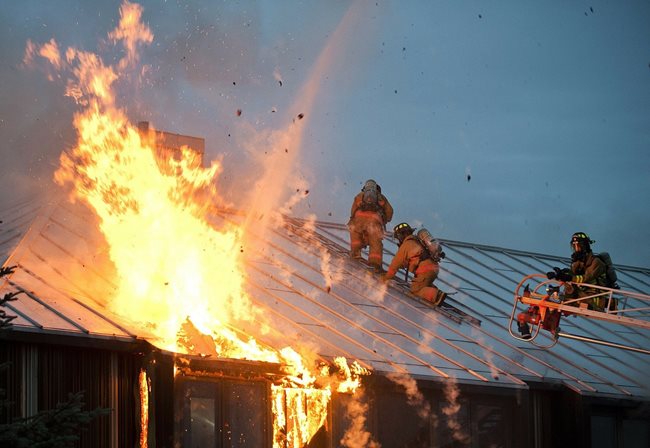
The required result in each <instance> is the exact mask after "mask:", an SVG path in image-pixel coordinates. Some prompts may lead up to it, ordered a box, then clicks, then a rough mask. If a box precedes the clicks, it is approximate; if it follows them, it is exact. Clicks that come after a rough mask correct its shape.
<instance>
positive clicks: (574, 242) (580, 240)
mask: <svg viewBox="0 0 650 448" xmlns="http://www.w3.org/2000/svg"><path fill="white" fill-rule="evenodd" d="M592 243H595V241H594V240H592V239H591V238H589V235H587V234H586V233H584V232H576V233H574V234H573V235H572V236H571V243H570V244H571V249H573V253H587V252H591V244H592Z"/></svg>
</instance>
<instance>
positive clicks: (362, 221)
mask: <svg viewBox="0 0 650 448" xmlns="http://www.w3.org/2000/svg"><path fill="white" fill-rule="evenodd" d="M391 219H393V207H392V206H391V205H390V203H389V202H388V199H386V196H384V195H383V194H382V193H381V187H380V186H379V185H377V182H375V181H374V180H372V179H368V180H367V181H366V183H365V184H364V185H363V188H362V189H361V193H359V194H357V195H356V196H355V197H354V201H353V202H352V209H351V210H350V221H349V222H348V228H349V229H350V256H351V257H352V258H361V249H363V248H364V247H366V246H368V245H369V246H370V251H369V253H368V263H369V264H370V265H371V266H372V267H373V268H374V270H375V272H377V273H381V272H384V269H383V254H384V244H383V241H382V239H383V238H384V230H385V229H386V223H387V222H390V220H391Z"/></svg>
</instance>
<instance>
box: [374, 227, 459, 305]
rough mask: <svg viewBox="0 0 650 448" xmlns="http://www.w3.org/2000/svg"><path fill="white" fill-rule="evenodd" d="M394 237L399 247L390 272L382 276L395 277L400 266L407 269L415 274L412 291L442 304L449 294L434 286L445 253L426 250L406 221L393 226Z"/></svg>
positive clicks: (386, 277)
mask: <svg viewBox="0 0 650 448" xmlns="http://www.w3.org/2000/svg"><path fill="white" fill-rule="evenodd" d="M393 237H394V238H396V239H397V241H398V242H399V249H398V250H397V253H396V254H395V257H394V258H393V261H391V263H390V266H389V267H388V272H386V274H385V275H384V276H383V277H382V278H383V280H384V281H387V280H390V279H392V278H393V277H395V274H396V273H397V270H398V269H400V268H404V269H407V271H408V272H412V273H414V275H415V276H414V277H413V280H412V281H411V292H412V293H413V294H415V295H416V296H418V297H420V298H422V299H424V300H426V301H427V302H430V303H431V304H433V305H440V304H442V302H443V301H444V300H445V298H446V297H447V294H446V293H444V292H442V291H440V290H439V289H438V288H437V287H436V286H434V285H433V282H434V280H435V279H436V278H438V272H439V271H440V266H439V264H438V263H439V262H440V259H442V258H445V253H444V252H442V251H440V250H439V251H438V253H436V254H431V253H429V252H428V251H427V250H425V248H424V246H423V245H422V243H420V241H419V240H418V239H417V238H416V237H415V236H413V228H412V227H411V226H410V225H408V223H405V222H403V223H400V224H397V225H396V226H395V227H394V228H393Z"/></svg>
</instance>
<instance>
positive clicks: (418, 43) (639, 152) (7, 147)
mask: <svg viewBox="0 0 650 448" xmlns="http://www.w3.org/2000/svg"><path fill="white" fill-rule="evenodd" d="M138 3H140V4H141V5H142V6H143V8H144V12H143V16H142V21H143V22H144V23H145V24H147V25H148V26H149V28H150V29H151V31H152V32H153V34H154V40H153V43H152V44H150V45H148V46H145V47H143V48H142V49H141V51H140V53H141V65H142V71H141V72H140V76H139V77H138V78H137V79H135V78H134V79H126V78H127V77H128V75H127V74H125V80H124V82H123V83H121V86H120V90H119V92H120V96H119V98H118V100H119V101H120V103H121V104H120V106H121V107H124V108H125V109H126V110H127V111H128V115H129V117H130V118H131V120H132V121H133V122H134V123H135V122H138V121H141V120H148V121H150V122H151V123H152V124H153V125H154V126H155V127H156V128H158V129H165V130H168V131H171V132H177V133H182V134H189V135H194V136H200V137H204V138H205V139H206V153H207V155H208V159H217V158H220V159H221V161H222V163H223V166H224V172H223V174H222V175H221V177H220V178H219V186H220V189H221V191H222V192H223V195H224V196H225V197H226V198H228V199H229V200H231V201H232V202H234V203H237V199H238V198H239V197H240V195H241V194H242V190H243V189H246V188H249V187H246V186H247V185H251V184H252V180H254V179H256V178H259V176H261V174H260V168H259V167H260V163H262V164H263V163H264V156H265V154H266V150H267V149H268V148H267V147H266V145H268V141H269V137H268V136H269V135H270V134H273V133H282V132H285V131H286V130H287V129H290V128H291V126H298V125H299V126H302V128H301V131H302V135H301V138H300V139H299V140H293V141H292V143H293V144H294V146H295V147H291V148H288V149H290V150H291V152H292V155H293V159H292V165H291V172H292V176H290V177H289V178H287V177H285V176H277V177H279V178H276V179H273V177H272V176H271V177H264V179H269V180H268V182H277V183H279V184H280V185H283V186H284V188H286V190H287V193H288V194H289V193H290V192H291V191H294V192H295V190H296V189H301V191H302V192H304V190H305V189H308V190H309V194H308V195H306V196H305V199H304V200H303V201H302V202H301V203H300V204H298V205H295V206H294V207H293V208H292V212H293V213H294V214H295V215H298V216H304V217H306V216H307V215H308V214H310V213H311V214H315V215H316V217H317V218H318V219H321V220H325V221H333V222H340V223H345V222H347V220H348V214H349V208H350V205H351V201H352V198H353V196H354V195H355V194H356V193H357V192H358V191H359V189H360V187H361V185H362V184H363V182H364V181H365V180H366V179H368V178H373V179H375V180H377V181H378V182H379V183H380V184H381V186H382V190H383V192H384V193H385V194H386V196H387V197H388V199H389V200H390V201H391V203H392V205H393V206H394V208H395V217H394V221H393V222H391V223H390V224H389V226H390V227H391V228H392V225H394V224H397V223H398V222H401V221H407V222H410V223H411V225H417V226H422V225H424V226H425V227H427V228H428V229H429V230H430V231H431V232H432V233H433V234H434V235H435V236H438V237H440V238H447V239H453V240H460V241H466V242H473V243H480V244H488V245H496V246H501V247H506V248H513V249H520V250H528V251H534V252H543V253H549V254H553V255H566V256H568V255H569V254H570V248H569V244H568V242H569V239H570V236H571V234H572V233H573V232H575V231H585V232H587V233H588V234H589V235H590V236H591V237H592V238H593V239H595V240H596V244H595V245H594V246H593V247H594V250H595V251H609V252H610V253H611V254H612V257H613V259H614V262H618V263H621V264H628V265H634V266H642V267H650V205H649V204H650V25H649V24H650V3H649V2H647V1H642V0H622V1H617V2H612V1H604V0H593V1H589V2H586V1H574V2H566V1H561V0H549V1H534V0H507V1H500V2H490V3H488V2H482V1H424V0H423V1H358V2H352V1H343V0H340V1H339V0H331V1H302V2H298V1H285V0H266V1H263V0H260V1H241V2H234V1H224V2H217V1H207V0H206V1H171V0H169V1H158V0H156V1H154V0H146V1H141V2H138ZM119 7H120V2H119V1H102V2H88V1H82V0H57V1H45V0H42V1H30V0H24V1H21V2H9V1H6V2H3V5H2V7H1V8H0V61H2V62H1V64H0V154H1V156H2V158H1V160H2V161H1V162H0V211H1V210H3V209H4V208H5V207H6V206H7V205H10V204H11V203H12V202H15V201H17V200H19V199H20V198H21V197H23V196H25V195H29V194H33V193H34V192H44V191H47V190H48V189H51V188H52V186H53V182H52V180H51V179H52V172H53V171H54V169H55V168H56V165H57V160H58V156H59V154H60V152H61V151H62V150H64V149H66V148H70V147H71V146H73V145H74V143H75V134H74V130H73V128H72V114H73V113H74V112H75V111H76V110H78V109H77V106H76V105H75V104H74V102H73V101H72V100H71V99H70V98H67V97H65V96H64V95H63V93H64V87H65V82H66V79H65V78H64V77H59V76H58V74H56V73H54V72H53V71H50V72H47V71H45V72H44V70H38V69H33V68H27V67H24V66H23V64H22V62H23V56H24V54H25V47H26V44H27V41H28V40H31V41H32V42H34V43H36V44H43V43H45V42H47V41H49V40H50V39H52V38H54V39H55V40H56V41H57V42H58V43H59V45H60V47H62V48H67V47H76V48H78V49H83V50H88V51H92V52H97V53H99V54H101V55H102V56H103V57H104V58H106V60H107V61H108V62H115V61H116V60H117V59H118V58H119V57H120V55H119V54H118V53H117V52H116V50H115V49H114V48H113V47H111V46H109V45H107V43H106V36H107V34H108V33H109V32H110V31H111V30H112V29H114V28H115V26H116V25H117V22H118V20H119ZM48 73H49V74H50V77H51V78H52V80H48V77H47V74H48ZM238 110H241V114H240V115H239V114H238V113H237V111H238ZM297 113H303V114H304V119H302V120H300V123H299V124H296V123H294V121H295V120H297V118H295V117H296V116H297ZM265 181H266V180H265ZM294 183H295V185H294ZM269 188H270V186H269ZM1 219H2V217H0V220H1Z"/></svg>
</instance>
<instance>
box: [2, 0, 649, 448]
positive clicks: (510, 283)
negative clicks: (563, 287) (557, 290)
mask: <svg viewBox="0 0 650 448" xmlns="http://www.w3.org/2000/svg"><path fill="white" fill-rule="evenodd" d="M140 14H141V9H140V8H139V7H138V6H137V5H134V4H131V3H129V2H125V3H124V4H123V5H122V8H121V19H120V23H119V25H118V27H117V28H116V29H115V30H114V31H112V32H111V33H109V36H108V41H110V42H114V43H115V42H122V43H123V45H124V51H125V56H124V58H123V59H121V60H119V61H117V62H116V63H115V65H114V66H110V65H105V64H104V63H103V62H102V61H101V60H100V59H99V58H98V57H96V55H94V54H91V53H87V52H85V51H80V50H77V49H74V48H68V49H67V50H66V51H65V52H62V51H60V50H59V48H58V44H56V42H55V41H54V40H52V41H50V42H48V43H46V44H44V45H42V46H40V47H39V46H37V45H35V44H33V43H31V42H30V43H28V45H27V54H26V57H25V62H26V63H27V62H30V61H32V60H33V59H34V58H37V57H41V58H44V59H47V60H49V61H50V62H51V63H52V66H53V67H55V68H56V69H63V68H65V69H68V70H69V71H70V72H71V73H72V79H70V80H68V83H67V84H66V94H67V95H68V96H70V97H71V98H73V99H75V100H76V101H77V103H78V104H79V105H80V106H81V110H80V111H79V112H78V113H76V114H75V116H74V126H75V129H76V132H77V138H78V141H77V142H76V146H75V147H74V148H71V149H69V150H67V151H65V152H64V153H63V154H62V155H61V158H60V163H59V165H58V167H57V169H56V172H55V174H54V180H55V182H56V184H57V185H58V187H60V190H61V195H59V194H58V193H56V194H54V193H53V194H52V195H51V196H50V197H49V198H48V199H47V200H45V201H44V203H40V204H38V206H37V205H36V203H35V201H30V200H26V201H22V202H16V203H14V204H13V205H11V206H10V207H8V208H5V209H3V210H0V212H2V214H3V216H2V220H3V223H2V227H0V249H1V250H2V252H1V253H0V256H1V258H0V261H1V262H2V264H3V266H4V267H14V266H15V269H12V270H11V271H12V272H11V273H8V275H4V276H3V277H2V279H1V280H0V281H1V283H0V297H6V296H7V295H10V296H13V297H14V298H15V299H16V300H12V301H8V302H6V303H4V305H3V307H2V310H3V311H4V312H5V314H6V315H8V316H11V317H12V318H13V320H12V321H11V324H12V325H11V328H8V329H3V330H2V331H0V362H2V363H8V368H7V369H6V370H4V371H3V372H1V373H0V389H3V390H4V391H5V393H6V394H7V397H8V398H9V400H10V401H11V402H12V403H13V405H12V406H10V407H9V408H7V409H6V410H3V413H2V414H1V415H0V419H1V420H2V422H3V423H4V422H10V421H12V420H13V419H16V418H20V417H29V416H32V415H34V414H36V413H38V412H39V411H41V410H45V409H52V408H53V407H55V406H56V404H57V403H58V402H60V401H63V400H65V399H66V397H67V396H68V394H69V393H75V392H79V391H83V392H84V399H85V403H86V406H87V407H88V408H90V409H92V408H97V407H99V408H104V409H108V410H109V411H110V413H109V414H108V415H107V416H105V417H100V418H97V419H95V420H93V421H92V422H91V423H90V425H89V427H88V428H87V430H86V431H84V432H82V433H81V435H80V437H81V439H80V442H79V446H83V447H132V446H137V447H201V448H203V447H255V448H258V447H268V448H271V447H273V448H295V447H334V446H343V447H350V448H352V447H379V446H382V447H465V446H471V447H511V448H515V447H521V446H535V447H540V448H541V447H549V448H550V447H556V446H572V447H600V446H608V447H612V446H618V447H632V446H643V447H646V446H648V445H649V443H650V406H649V404H650V388H649V386H648V384H650V382H649V381H648V380H649V379H650V378H649V374H648V372H649V371H650V355H649V354H648V349H647V345H648V334H647V332H644V331H645V329H644V328H643V326H640V327H639V326H620V325H616V324H614V323H613V322H609V321H599V320H590V319H586V318H582V317H567V318H566V319H564V320H563V321H562V329H563V332H565V333H567V334H571V335H572V336H573V337H562V338H560V339H559V340H558V341H557V343H556V344H555V345H553V346H552V347H550V345H551V344H549V347H547V348H543V347H540V346H539V345H531V344H529V343H527V342H525V341H522V340H518V339H515V338H513V337H511V335H510V334H509V331H508V328H509V327H511V325H512V316H513V313H514V311H512V310H513V301H514V299H513V291H514V290H515V288H516V287H517V285H518V283H519V282H520V280H521V278H522V277H524V276H526V275H528V274H531V273H538V272H546V271H548V270H550V269H551V268H552V267H553V266H558V265H565V264H566V263H567V262H568V260H567V259H565V258H561V257H556V256H552V255H544V254H535V253H528V252H522V251H517V250H511V249H504V248H498V247H491V246H485V245H479V244H470V243H466V242H459V241H448V240H440V242H441V243H442V245H443V246H444V249H445V252H446V254H447V257H446V258H445V260H444V262H443V263H441V273H440V277H439V279H438V280H437V282H438V284H440V285H442V288H443V289H444V290H445V291H447V292H449V293H450V295H449V297H448V298H447V299H446V301H445V302H444V304H443V305H442V306H440V307H437V308H434V307H431V306H429V305H427V304H425V303H423V302H421V301H420V300H418V299H417V298H415V297H414V296H412V295H411V294H410V293H409V291H408V287H407V285H406V283H405V282H404V281H402V280H398V281H395V282H393V283H391V284H388V285H387V284H385V283H383V282H381V281H379V279H378V278H377V277H376V276H375V275H374V274H372V273H371V272H370V270H369V269H367V266H366V265H365V264H363V263H361V262H359V261H355V260H351V259H350V257H349V253H348V250H347V248H348V247H349V234H348V230H347V228H346V227H345V226H344V225H342V224H339V223H330V222H323V221H319V220H316V219H299V218H296V217H292V216H289V214H288V213H279V212H276V211H274V207H275V208H277V206H278V204H277V203H273V202H272V201H269V200H266V201H264V200H263V199H262V200H258V202H257V204H258V205H259V208H260V209H263V210H264V212H265V213H260V212H259V210H257V212H256V213H254V214H253V213H250V210H248V209H247V208H246V206H247V205H248V204H236V205H235V206H233V205H232V204H229V203H227V202H225V201H224V200H223V198H221V197H220V196H219V194H218V192H217V191H216V188H215V179H216V177H217V174H218V173H219V172H220V170H221V166H220V165H219V164H218V162H213V163H212V165H210V166H209V167H206V166H205V161H204V160H203V153H204V145H205V143H204V141H203V140H202V139H200V138H195V137H189V136H183V135H179V134H171V133H168V132H162V131H159V130H156V129H154V128H153V127H152V126H149V125H148V124H146V123H140V124H139V125H138V126H133V125H131V122H130V121H129V119H128V118H127V114H126V112H125V111H124V110H122V109H120V108H119V107H118V106H117V104H116V100H115V95H114V83H115V82H116V80H117V79H118V78H119V77H118V75H117V73H118V72H120V73H121V72H122V71H124V70H126V69H127V68H129V67H130V65H131V64H133V63H134V61H136V60H137V54H136V53H137V51H136V50H137V47H138V45H140V44H143V43H151V42H152V41H153V34H152V33H151V32H150V30H149V29H148V28H147V27H146V26H143V25H142V24H141V23H140V21H139V19H140ZM326 60H327V58H323V59H322V60H321V61H320V64H325V62H326ZM136 73H142V71H137V70H136ZM312 87H313V86H312ZM308 90H309V89H308ZM312 90H313V89H312ZM313 100H314V93H313V92H312V93H310V94H309V95H306V96H305V97H304V102H305V103H309V102H311V101H313ZM303 117H304V115H302V114H300V115H298V121H299V122H301V121H302V120H301V119H302V118H303ZM294 121H295V120H294ZM299 126H300V123H298V124H297V125H296V126H292V127H291V131H290V132H287V134H291V133H292V132H293V134H291V135H289V136H288V137H285V139H284V140H283V139H282V138H280V137H277V136H275V137H277V140H279V141H281V143H285V140H286V141H291V142H294V141H299V140H300V137H301V135H300V127H299ZM272 149H273V150H276V149H277V150H278V152H279V153H280V154H281V155H282V157H285V154H286V157H290V155H288V150H287V149H286V147H285V146H283V145H281V144H280V145H279V146H278V148H272ZM270 157H271V158H272V157H273V155H271V156H270ZM273 168H274V169H276V168H277V166H273ZM290 168H291V167H289V169H290ZM273 174H274V176H276V177H281V175H278V174H277V173H273ZM271 184H272V182H268V183H267V184H264V186H267V185H268V186H269V188H270V187H271ZM278 184H280V183H279V182H275V183H274V185H273V186H274V187H275V188H278V189H280V188H282V187H283V186H282V185H278ZM64 194H65V195H64ZM267 199H268V198H267ZM262 202H264V203H262ZM251 223H254V224H255V225H251ZM386 237H387V238H386V243H385V246H384V251H385V257H384V258H385V259H388V258H390V256H391V255H393V254H394V253H395V252H396V244H395V242H394V241H393V240H392V239H390V237H389V235H386ZM364 255H366V256H367V254H364ZM617 269H618V273H619V284H620V286H621V288H623V289H625V290H631V291H637V292H639V293H643V292H644V291H647V289H648V286H649V285H650V270H648V269H647V268H637V267H632V266H617ZM640 305H641V304H640V303H638V300H636V299H630V301H629V302H625V303H620V304H619V306H620V308H619V310H621V311H622V312H628V311H629V310H632V309H637V310H638V309H639V308H642V307H641V306H640ZM648 317H650V315H649V314H648V313H647V310H645V311H642V315H641V318H640V319H645V321H648V320H649V319H648ZM646 323H647V322H646ZM541 338H542V340H544V339H545V338H546V340H548V341H550V340H551V336H549V335H548V334H542V335H541ZM598 342H600V343H598Z"/></svg>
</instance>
